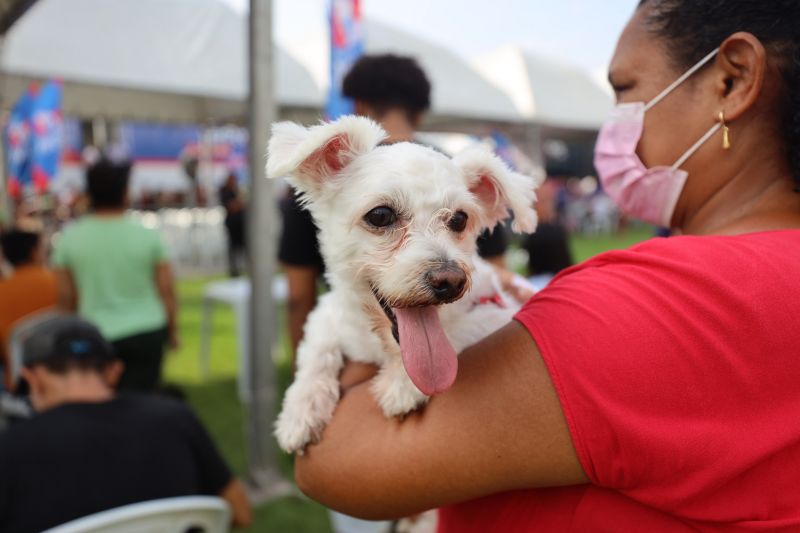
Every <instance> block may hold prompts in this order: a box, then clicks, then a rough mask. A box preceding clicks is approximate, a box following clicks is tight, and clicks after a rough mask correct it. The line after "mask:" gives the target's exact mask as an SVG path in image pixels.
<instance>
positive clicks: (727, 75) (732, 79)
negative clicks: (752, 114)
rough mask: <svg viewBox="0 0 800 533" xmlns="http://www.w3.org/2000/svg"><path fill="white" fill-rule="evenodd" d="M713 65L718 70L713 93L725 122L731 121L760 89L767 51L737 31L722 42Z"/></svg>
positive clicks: (754, 37)
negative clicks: (718, 102)
mask: <svg viewBox="0 0 800 533" xmlns="http://www.w3.org/2000/svg"><path fill="white" fill-rule="evenodd" d="M716 65H717V67H718V68H719V69H721V75H720V77H719V79H718V81H717V90H718V92H719V94H720V97H721V100H722V102H721V105H722V109H721V111H724V112H725V120H729V121H734V120H736V119H737V118H739V117H741V116H742V115H743V114H744V113H745V112H746V111H747V110H749V109H750V108H752V107H753V105H754V104H755V102H756V101H757V100H758V97H759V96H760V95H761V91H762V89H763V87H764V78H765V76H766V71H767V68H768V65H767V52H766V50H765V49H764V45H763V44H761V41H760V40H759V39H758V38H757V37H756V36H754V35H753V34H752V33H747V32H741V31H740V32H737V33H734V34H733V35H731V36H730V37H728V38H727V39H725V41H724V42H723V43H722V45H721V46H720V49H719V54H718V56H717V60H716Z"/></svg>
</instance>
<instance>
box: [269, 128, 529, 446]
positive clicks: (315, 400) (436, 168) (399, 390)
mask: <svg viewBox="0 0 800 533" xmlns="http://www.w3.org/2000/svg"><path fill="white" fill-rule="evenodd" d="M272 133H273V135H272V139H271V141H270V143H269V151H268V160H267V174H268V176H270V177H273V178H276V177H281V176H283V175H287V174H288V175H289V176H290V180H291V182H292V183H293V184H294V185H295V186H296V187H297V188H298V189H300V190H301V191H303V192H304V193H305V195H306V198H305V201H306V202H307V205H308V208H309V209H310V210H311V213H312V215H313V217H314V219H315V220H316V222H317V226H318V227H319V228H320V234H319V238H320V246H321V251H322V255H323V256H324V258H325V262H326V265H327V267H328V271H327V279H328V282H329V284H330V286H331V291H330V292H329V293H327V294H325V295H324V296H323V297H322V298H321V299H320V302H319V304H318V305H317V307H316V309H314V311H313V312H312V313H311V315H310V316H309V318H308V321H307V322H306V325H305V330H304V339H303V341H302V342H301V344H300V346H299V349H298V354H297V373H296V375H295V380H294V383H293V384H292V385H291V387H289V389H288V390H287V392H286V397H285V398H284V402H283V409H282V411H281V413H280V415H279V417H278V420H277V422H276V427H275V434H276V436H277V438H278V442H279V444H280V445H281V447H282V448H283V449H284V450H286V451H289V452H301V451H302V450H303V448H304V447H305V445H306V444H308V443H309V442H312V441H315V440H316V439H318V438H319V436H320V434H321V432H322V430H323V429H324V427H325V425H326V424H327V423H328V421H329V420H330V418H331V416H332V414H333V410H334V408H335V406H336V403H337V402H338V400H339V382H338V376H339V372H340V371H341V369H342V366H343V363H344V355H345V354H346V355H347V357H348V358H350V359H352V360H354V361H359V362H365V363H374V364H376V365H378V366H379V367H380V371H379V373H378V375H377V376H376V378H375V379H374V381H373V383H372V390H373V392H374V394H375V397H376V398H377V400H378V403H379V404H380V406H381V408H382V409H383V412H384V413H385V414H386V416H402V415H404V414H406V413H408V412H410V411H412V410H414V409H415V408H417V407H419V406H420V405H422V404H424V403H425V402H426V401H427V397H426V396H425V395H423V394H422V393H421V392H420V391H419V390H418V389H417V388H416V387H415V386H414V384H413V383H412V382H411V380H410V378H409V377H408V375H407V374H406V372H405V369H404V367H403V363H402V359H401V356H400V349H399V346H398V344H397V342H396V341H395V340H394V338H393V337H392V334H391V323H390V321H389V319H388V318H387V317H386V315H385V314H384V313H383V311H382V309H381V308H380V306H379V304H378V302H377V300H376V298H375V296H374V295H373V292H372V290H373V288H374V289H376V290H377V291H379V292H380V294H381V295H383V297H384V298H385V299H386V300H388V301H390V302H391V303H392V305H393V306H396V307H402V306H406V305H424V304H429V303H434V302H433V301H432V300H431V298H432V296H431V295H430V291H429V290H428V288H427V286H426V284H425V281H424V279H425V274H426V272H427V271H428V270H430V269H431V268H432V267H433V266H435V265H437V264H440V263H441V262H443V261H451V262H455V263H457V264H460V265H462V266H463V268H464V269H465V270H466V271H467V272H468V274H469V275H470V277H471V284H470V287H471V289H470V290H469V291H468V292H467V293H466V294H465V295H464V296H463V297H462V298H461V299H460V300H458V301H456V302H454V303H451V304H447V305H442V306H440V307H439V316H440V319H441V322H442V326H443V327H444V330H445V332H446V334H447V336H448V338H449V339H450V342H451V343H452V344H453V347H454V348H455V349H456V351H457V352H460V351H461V350H462V349H464V348H465V347H467V346H469V345H471V344H473V343H474V342H476V341H477V340H479V339H481V338H483V337H485V336H486V335H488V334H489V333H491V332H492V331H495V330H496V329H498V328H499V327H500V326H502V325H504V324H506V323H507V322H508V321H509V320H510V318H511V316H512V315H513V314H514V312H515V311H516V306H515V304H514V303H513V302H512V301H511V299H510V298H508V297H506V296H505V295H502V298H503V301H504V303H505V307H502V308H501V307H500V306H498V305H495V304H481V303H480V300H481V298H483V297H490V296H492V295H495V294H501V293H500V287H499V285H498V282H497V279H496V277H495V274H494V271H493V269H492V267H491V266H489V265H488V264H487V263H485V262H484V261H482V260H480V259H479V258H478V256H477V255H476V253H475V240H476V237H477V235H478V234H479V232H480V231H481V230H482V229H483V228H484V227H493V226H494V225H495V224H496V223H497V222H498V221H500V220H502V219H504V218H506V216H507V215H508V212H509V211H511V212H512V213H513V215H514V223H513V226H512V227H513V228H514V229H515V230H524V231H532V230H533V229H534V228H535V226H536V214H535V211H534V210H533V208H532V205H533V202H534V200H535V198H536V196H535V188H536V183H535V180H534V179H532V178H529V177H527V176H522V175H520V174H515V173H513V172H511V171H510V170H509V169H508V168H507V167H506V166H505V165H504V164H503V163H502V162H501V161H500V160H499V159H498V158H496V157H495V156H493V155H492V154H490V153H488V152H485V151H480V150H479V151H470V152H469V153H465V154H463V155H462V156H460V157H457V158H455V159H452V160H451V159H450V158H448V157H447V156H444V155H442V154H441V153H438V152H436V151H434V150H432V149H430V148H426V147H424V146H420V145H417V144H413V143H399V144H394V145H391V146H378V144H379V143H380V141H381V140H382V139H383V138H384V137H385V133H384V132H383V130H381V128H380V127H379V126H377V125H376V124H375V123H373V122H372V121H370V120H368V119H365V118H359V117H352V116H349V117H344V118H341V119H339V120H337V121H335V122H333V123H330V124H321V125H317V126H313V127H311V128H303V127H301V126H298V125H296V124H291V123H281V124H276V125H275V126H274V127H273V132H272ZM331 162H333V166H331ZM476 184H480V185H481V186H482V187H483V189H482V191H483V194H482V195H479V194H473V192H471V191H470V189H471V188H472V189H473V190H476V189H475V187H476ZM487 187H488V189H487ZM487 190H488V193H487ZM384 205H388V206H391V207H392V208H393V209H394V210H395V211H396V212H398V214H399V216H400V220H399V222H398V224H397V226H396V227H395V228H393V229H392V230H382V231H377V230H375V229H374V228H370V227H369V226H368V225H367V224H366V223H365V222H364V221H363V217H364V215H365V214H366V213H367V212H369V211H370V210H371V209H373V208H375V207H378V206H384ZM457 210H462V211H464V212H466V213H467V214H468V215H469V223H468V226H467V229H466V231H464V232H463V233H460V234H459V233H455V232H453V231H451V230H449V229H448V228H447V225H446V223H445V222H446V220H447V217H448V216H449V215H450V214H452V213H453V212H455V211H457Z"/></svg>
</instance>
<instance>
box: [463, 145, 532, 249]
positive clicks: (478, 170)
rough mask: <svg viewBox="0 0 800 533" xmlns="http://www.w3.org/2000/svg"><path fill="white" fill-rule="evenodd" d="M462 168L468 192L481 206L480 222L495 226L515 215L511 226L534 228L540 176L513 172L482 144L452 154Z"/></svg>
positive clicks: (528, 229)
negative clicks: (481, 216)
mask: <svg viewBox="0 0 800 533" xmlns="http://www.w3.org/2000/svg"><path fill="white" fill-rule="evenodd" d="M453 163H455V165H456V166H457V167H459V168H460V169H461V171H462V172H463V174H464V179H465V180H466V182H467V187H469V190H470V192H472V194H474V195H475V197H476V198H477V199H478V202H479V203H480V205H481V207H482V208H483V215H484V216H483V219H482V220H481V225H482V227H484V228H489V229H491V228H494V227H495V226H496V225H497V224H498V223H499V222H502V221H503V220H505V219H506V218H507V217H508V214H509V211H511V213H513V215H514V221H513V222H512V224H511V228H512V229H513V230H514V231H516V232H526V233H531V232H533V231H534V230H535V229H536V222H537V217H536V211H535V210H534V209H533V204H534V202H535V201H536V188H537V187H538V186H539V182H538V181H539V180H537V179H535V178H532V177H530V176H524V175H522V174H519V173H516V172H513V171H512V170H511V169H509V168H508V167H507V166H506V164H505V163H503V161H501V160H500V158H498V157H497V156H495V155H494V154H491V153H489V152H488V151H486V150H484V149H482V148H472V149H469V150H466V151H464V152H462V153H461V154H459V155H457V156H456V157H454V158H453Z"/></svg>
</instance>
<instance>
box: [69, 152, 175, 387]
mask: <svg viewBox="0 0 800 533" xmlns="http://www.w3.org/2000/svg"><path fill="white" fill-rule="evenodd" d="M130 168H131V167H130V164H129V163H118V162H112V161H110V160H108V159H101V160H100V161H99V162H97V163H96V164H94V165H93V166H92V167H90V168H89V169H88V171H87V190H88V194H89V200H90V203H91V207H92V212H91V214H90V215H87V216H85V217H84V218H82V219H81V220H78V221H77V222H75V223H73V224H71V225H70V226H68V227H67V228H66V229H65V230H64V231H63V232H62V234H61V235H60V237H59V238H58V240H57V242H56V244H55V247H54V251H53V263H54V266H55V267H56V274H57V276H58V286H59V305H60V307H62V308H63V309H65V310H67V311H70V312H77V313H78V314H80V315H81V316H82V317H84V318H85V319H87V320H89V321H90V322H93V323H94V324H95V325H96V326H97V327H98V328H99V329H100V331H101V332H102V334H103V336H104V337H106V338H107V339H108V340H109V341H111V343H112V345H113V346H114V348H115V350H116V352H117V354H118V356H119V357H120V358H121V359H122V361H123V362H124V364H125V371H124V372H123V374H122V378H121V379H120V382H119V388H120V389H135V390H152V389H154V388H155V387H156V386H157V385H158V384H159V381H160V377H161V362H162V359H163V356H164V347H165V344H166V343H169V345H170V346H171V347H176V346H177V344H178V337H177V332H176V327H175V315H176V300H175V292H174V283H173V277H172V270H171V268H170V263H169V260H168V258H167V252H166V249H165V247H164V244H163V243H162V241H161V238H160V236H159V234H158V233H157V232H156V231H154V230H151V229H147V228H145V227H144V226H142V225H141V224H139V223H138V222H136V221H134V220H131V219H130V218H128V217H127V216H126V215H125V210H126V209H127V204H128V195H127V190H128V178H129V175H130Z"/></svg>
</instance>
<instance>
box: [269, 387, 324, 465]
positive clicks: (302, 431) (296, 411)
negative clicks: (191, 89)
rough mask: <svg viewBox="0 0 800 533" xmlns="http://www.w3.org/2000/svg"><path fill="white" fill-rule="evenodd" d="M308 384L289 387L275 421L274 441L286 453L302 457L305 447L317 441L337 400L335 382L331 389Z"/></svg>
mask: <svg viewBox="0 0 800 533" xmlns="http://www.w3.org/2000/svg"><path fill="white" fill-rule="evenodd" d="M309 385H310V384H302V383H300V382H295V383H294V384H293V385H292V386H291V387H289V390H288V391H286V398H285V399H284V402H283V409H282V410H281V414H280V415H279V416H278V420H277V421H276V422H275V438H276V439H277V440H278V445H279V446H280V447H281V449H283V450H284V451H285V452H287V453H300V454H302V453H303V449H304V448H305V447H306V446H307V445H308V444H312V443H314V442H317V441H318V440H319V438H320V436H321V435H322V430H323V429H325V426H327V425H328V422H330V420H331V417H332V416H333V410H334V408H335V407H336V402H337V401H338V399H339V395H338V383H336V384H335V385H334V386H333V387H315V386H309Z"/></svg>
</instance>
